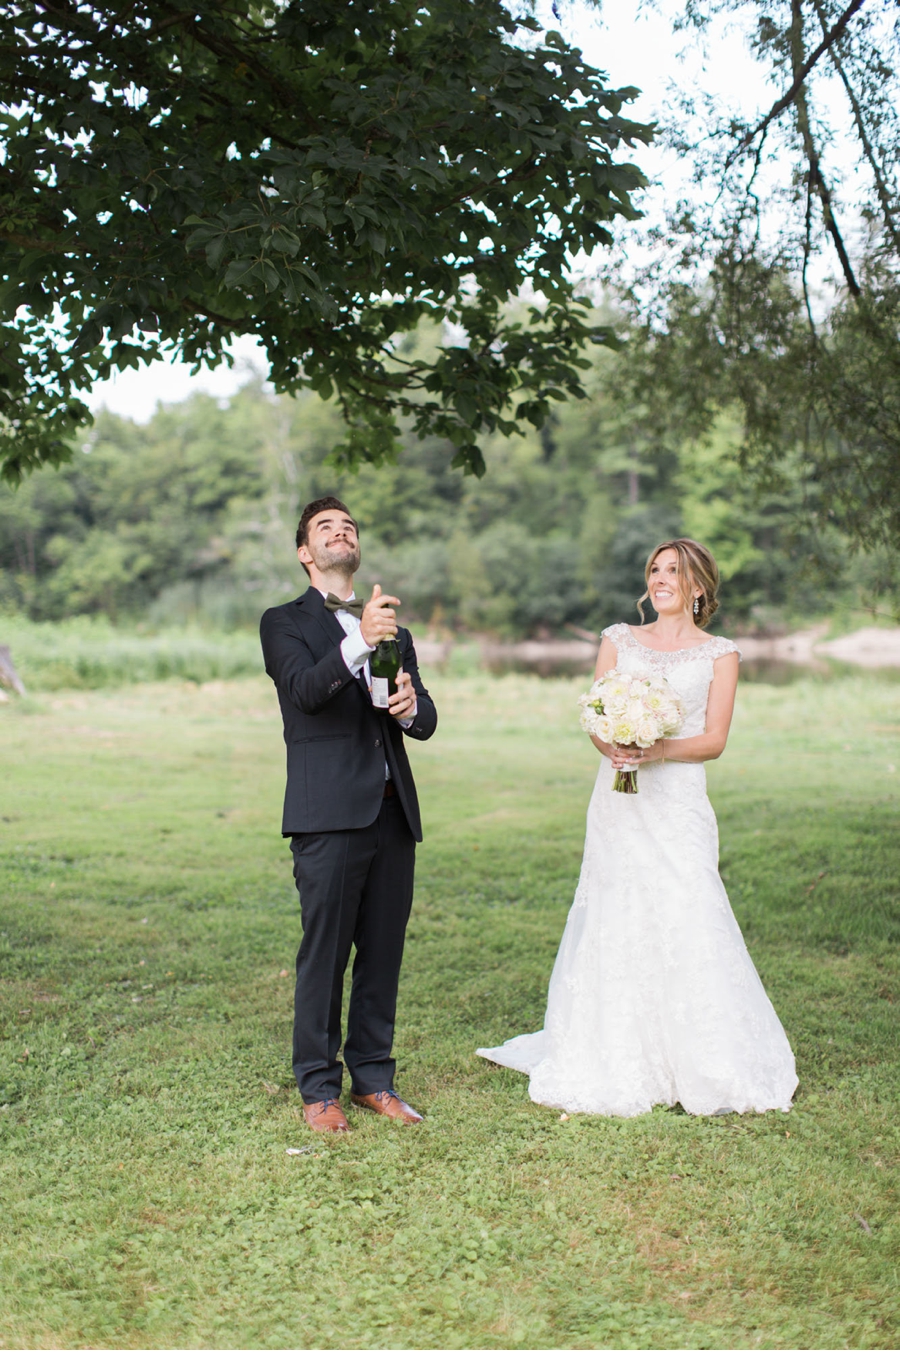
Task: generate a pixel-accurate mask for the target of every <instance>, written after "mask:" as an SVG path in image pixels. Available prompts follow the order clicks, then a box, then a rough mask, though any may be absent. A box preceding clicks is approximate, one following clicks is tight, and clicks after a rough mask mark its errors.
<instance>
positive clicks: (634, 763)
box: [610, 739, 663, 770]
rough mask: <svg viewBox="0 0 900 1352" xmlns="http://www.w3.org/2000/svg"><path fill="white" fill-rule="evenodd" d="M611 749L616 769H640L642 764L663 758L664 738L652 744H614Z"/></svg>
mask: <svg viewBox="0 0 900 1352" xmlns="http://www.w3.org/2000/svg"><path fill="white" fill-rule="evenodd" d="M611 750H612V754H611V755H610V760H611V761H612V763H613V769H614V770H639V769H640V767H641V766H642V765H649V764H650V763H651V762H652V761H658V760H662V758H663V742H662V739H660V740H659V741H658V742H654V743H653V745H652V746H635V745H634V744H633V743H632V744H630V745H628V746H613V747H612V749H611Z"/></svg>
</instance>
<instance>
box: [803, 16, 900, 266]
mask: <svg viewBox="0 0 900 1352" xmlns="http://www.w3.org/2000/svg"><path fill="white" fill-rule="evenodd" d="M813 7H814V9H815V11H816V14H817V15H818V16H819V23H820V24H821V26H822V32H823V33H825V32H826V31H827V30H826V27H825V15H824V14H823V12H822V5H821V0H813ZM829 56H830V57H831V60H832V63H833V65H834V68H835V70H836V71H837V73H838V75H839V76H840V78H841V82H842V83H843V86H844V88H845V90H846V91H847V98H848V99H849V100H850V107H851V108H852V109H853V120H854V122H855V123H856V130H857V131H858V132H859V139H860V141H861V143H862V148H863V153H864V154H865V157H866V159H867V160H868V161H869V168H870V169H871V170H872V176H873V178H874V179H875V191H876V192H877V193H878V200H879V202H880V203H881V210H882V211H883V213H884V223H885V225H886V226H887V230H888V234H889V235H890V237H891V239H892V240H893V242H894V247H895V249H897V250H898V251H900V232H898V230H897V227H896V225H895V224H894V207H893V203H892V202H891V194H890V192H889V190H888V186H887V184H886V183H885V181H884V176H883V175H882V172H881V165H880V164H879V163H878V159H877V157H876V154H875V149H874V147H873V145H872V143H871V141H870V140H869V135H868V132H867V131H866V124H865V120H864V118H863V111H862V108H861V106H860V102H859V99H858V98H857V97H856V93H855V91H854V89H853V86H852V85H851V83H850V80H849V77H848V76H847V72H846V71H845V70H844V63H843V62H842V61H841V58H840V56H839V55H838V52H837V50H836V49H835V48H834V47H832V48H831V50H830V52H829Z"/></svg>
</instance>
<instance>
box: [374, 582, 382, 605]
mask: <svg viewBox="0 0 900 1352" xmlns="http://www.w3.org/2000/svg"><path fill="white" fill-rule="evenodd" d="M380 595H381V583H380V582H376V583H375V586H374V587H373V588H372V600H373V601H377V600H378V598H379V596H380Z"/></svg>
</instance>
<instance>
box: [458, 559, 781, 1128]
mask: <svg viewBox="0 0 900 1352" xmlns="http://www.w3.org/2000/svg"><path fill="white" fill-rule="evenodd" d="M645 576H646V582H647V590H646V592H645V594H644V596H643V597H641V601H644V600H646V599H647V598H648V597H649V599H650V601H651V602H652V605H653V608H654V610H655V611H656V614H657V617H658V618H657V619H656V620H655V621H654V622H653V623H652V624H648V625H645V626H643V627H640V628H638V627H637V626H632V625H628V624H614V625H612V626H611V628H609V629H605V630H604V631H603V641H602V643H601V646H600V654H599V656H598V658H597V668H596V676H600V675H602V674H603V673H604V672H607V671H609V670H611V669H612V668H613V667H616V668H618V670H619V671H623V672H627V673H629V674H632V673H634V674H646V673H650V672H655V673H657V674H662V675H664V676H665V677H666V679H667V680H668V681H669V683H670V685H671V686H672V687H673V688H674V689H675V690H676V691H677V692H678V694H679V695H680V696H681V699H682V703H683V705H684V708H685V714H686V717H685V720H684V723H683V726H682V728H681V735H680V736H679V737H677V738H668V737H667V738H665V739H662V740H661V741H658V742H656V743H655V744H654V745H653V746H651V747H649V748H647V749H646V750H640V749H638V748H634V747H632V748H628V747H619V746H614V745H609V744H607V743H605V742H602V741H600V740H599V738H597V737H592V739H591V740H592V741H593V743H594V745H595V746H596V747H597V750H598V751H599V752H600V753H601V755H602V757H603V759H602V760H601V763H600V769H599V772H598V775H597V782H596V785H595V787H594V792H593V796H592V798H591V802H590V806H589V808H588V816H587V838H586V841H585V847H584V859H583V862H582V867H581V877H580V879H579V883H578V889H577V891H576V893H575V900H574V902H573V904H572V909H571V911H570V912H569V918H568V921H567V923H566V929H565V933H564V935H563V938H562V943H561V944H560V948H559V953H558V954H557V958H556V964H555V966H554V968H553V975H552V977H551V979H550V990H549V994H548V997H547V1013H546V1017H545V1020H544V1027H543V1028H542V1029H541V1030H540V1032H537V1033H526V1034H523V1035H522V1036H520V1037H514V1038H512V1039H511V1040H510V1041H509V1042H504V1043H503V1045H502V1046H500V1047H490V1048H480V1049H479V1052H478V1055H479V1056H483V1057H485V1058H487V1060H489V1061H494V1062H496V1063H497V1064H498V1065H501V1066H509V1067H511V1068H512V1069H513V1070H520V1071H522V1072H524V1073H525V1074H526V1075H529V1076H530V1084H529V1093H530V1095H531V1097H532V1099H533V1100H534V1101H535V1102H536V1103H544V1104H546V1105H547V1106H548V1107H553V1108H563V1109H565V1110H567V1111H568V1112H582V1113H603V1114H607V1115H610V1116H616V1117H633V1116H635V1115H636V1114H638V1113H646V1112H649V1110H650V1109H651V1108H652V1107H653V1105H654V1104H655V1103H663V1104H668V1105H672V1104H675V1103H680V1104H681V1105H682V1107H683V1108H684V1109H685V1110H686V1111H687V1112H689V1113H698V1114H716V1113H726V1112H738V1113H744V1112H764V1111H765V1110H766V1109H769V1108H780V1109H782V1110H784V1111H787V1109H788V1108H789V1107H790V1104H791V1097H792V1095H793V1093H794V1090H795V1089H796V1087H797V1076H796V1073H795V1070H794V1057H793V1055H792V1053H791V1049H790V1046H789V1045H788V1040H787V1038H786V1037H785V1034H784V1030H783V1028H782V1027H781V1024H780V1023H779V1021H778V1016H777V1014H776V1013H775V1010H774V1009H773V1008H772V1005H771V1003H770V1001H769V998H768V996H767V995H766V993H765V991H764V990H763V986H762V983H761V981H760V979H759V977H758V975H757V973H756V969H755V967H754V966H753V963H752V961H751V959H750V955H749V953H748V952H747V949H746V947H745V945H744V940H743V938H742V937H741V932H740V930H739V928H738V925H737V921H736V920H735V918H734V915H733V914H732V911H731V907H730V905H729V903H728V897H727V895H726V892H725V889H724V887H723V886H722V882H721V879H720V878H719V873H718V832H717V828H716V819H715V815H714V813H713V810H712V807H711V805H710V802H709V799H708V798H707V796H706V772H705V770H704V769H703V762H704V761H708V760H715V759H716V757H717V756H720V755H721V754H722V752H723V751H724V749H725V742H726V739H727V737H728V728H729V725H730V723H731V715H732V710H733V708H734V696H735V690H736V687H737V678H738V663H739V661H740V656H739V653H738V650H737V648H736V647H735V645H734V644H733V643H732V642H731V641H730V640H729V639H725V638H710V637H708V636H707V635H705V634H704V633H703V629H704V627H705V626H706V625H707V624H708V623H709V621H710V619H711V618H712V616H713V614H714V612H715V610H716V609H717V607H718V602H717V600H716V592H717V590H718V583H719V575H718V569H717V567H716V563H715V560H714V559H713V557H712V555H711V554H710V552H709V550H708V549H705V548H704V547H703V545H700V544H697V543H696V541H694V540H686V539H679V540H668V541H666V542H665V544H661V545H659V546H657V548H656V549H654V551H653V553H652V554H651V555H650V558H649V560H648V562H647V569H646V574H645ZM638 610H639V611H640V614H641V619H642V620H643V609H642V607H641V602H638ZM637 767H640V772H639V774H638V785H639V792H638V794H637V795H636V796H630V795H628V794H623V793H614V792H613V791H612V784H613V778H614V775H615V772H616V770H618V769H635V768H637Z"/></svg>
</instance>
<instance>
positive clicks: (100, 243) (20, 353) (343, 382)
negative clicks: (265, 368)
mask: <svg viewBox="0 0 900 1352" xmlns="http://www.w3.org/2000/svg"><path fill="white" fill-rule="evenodd" d="M0 83H2V88H3V90H4V95H3V97H4V100H5V104H4V111H3V117H2V148H3V157H2V164H0V322H2V325H3V332H2V339H3V347H2V352H0V462H2V466H3V473H4V474H5V475H6V477H7V478H10V479H13V480H15V479H17V478H19V477H20V476H21V475H22V474H23V473H24V472H26V471H28V470H30V469H32V468H34V467H35V466H38V465H40V464H42V463H60V462H61V461H63V460H64V459H66V458H67V456H68V455H69V453H70V450H69V448H70V445H71V434H72V432H73V431H74V430H75V427H76V426H77V425H78V424H79V423H82V422H84V421H86V420H87V419H88V417H89V415H88V411H87V409H86V407H85V405H84V403H83V402H82V400H81V398H80V397H79V392H81V391H84V390H86V389H87V388H88V387H89V386H90V385H91V384H92V383H93V382H94V381H96V380H97V379H102V378H105V377H107V376H108V375H109V374H110V373H111V371H112V370H114V369H122V368H125V367H128V366H134V365H136V364H138V363H139V362H140V361H142V360H148V359H152V358H154V357H157V356H159V355H160V354H162V353H165V352H169V353H176V354H178V355H180V356H181V357H183V358H185V359H187V360H188V361H189V362H192V363H199V362H201V361H208V362H210V363H216V362H218V361H220V360H222V359H223V357H226V359H227V345H228V343H229V341H230V340H231V339H232V338H233V337H234V336H235V335H238V334H252V335H255V336H256V337H257V338H258V339H259V341H260V342H261V344H262V346H263V348H264V350H265V353H266V356H267V358H268V360H269V363H270V368H271V379H272V381H273V382H274V384H275V386H276V388H277V389H278V390H279V391H287V392H294V391H296V390H298V389H300V388H302V387H304V386H309V387H311V388H312V389H314V390H316V391H317V392H318V393H319V394H320V395H322V396H323V397H327V396H329V395H330V394H332V393H334V394H336V396H337V398H338V400H339V401H340V404H341V406H342V409H343V412H344V416H345V430H344V437H343V441H342V443H341V447H340V452H339V458H340V457H342V458H343V461H344V463H348V464H353V463H358V462H359V461H361V460H371V461H374V462H378V461H380V460H382V459H384V458H390V456H391V455H392V454H393V452H394V448H395V446H396V436H397V427H398V424H397V419H398V417H399V416H401V415H404V416H406V417H407V418H408V419H410V420H411V423H412V426H413V427H414V428H415V430H417V431H418V432H419V433H421V434H423V435H424V434H426V433H427V434H429V435H438V436H441V437H443V438H449V440H450V442H452V443H453V445H454V446H455V447H456V457H455V461H454V463H456V464H458V465H461V466H462V467H463V468H465V469H466V470H469V471H474V472H475V473H481V472H482V471H483V460H482V458H481V452H480V451H479V449H478V446H477V444H476V438H477V437H478V436H479V435H480V434H489V433H492V432H494V431H500V432H503V433H509V432H512V431H517V430H521V428H522V427H523V426H524V425H525V424H527V423H531V424H534V425H535V426H539V425H540V424H541V423H542V422H543V420H544V419H545V418H546V416H547V414H548V411H549V409H550V408H551V407H552V402H551V401H552V400H554V399H561V398H564V397H567V396H571V395H574V396H576V397H577V396H580V395H581V394H583V388H582V373H583V371H584V370H585V369H586V358H585V356H584V349H585V348H586V347H587V346H588V345H589V344H591V343H601V344H602V343H610V342H612V341H613V337H612V334H611V331H610V330H609V329H608V328H604V327H603V326H599V325H597V324H596V323H594V322H592V320H591V316H590V312H589V310H588V308H587V307H586V305H585V304H584V303H582V302H580V301H579V299H578V298H577V295H576V288H575V285H574V283H573V280H572V277H571V274H570V272H569V264H570V262H571V259H572V257H573V255H575V254H578V253H580V252H584V253H587V254H590V253H591V252H592V251H593V250H594V249H595V248H596V246H598V245H603V244H607V243H608V242H609V241H610V240H611V233H610V229H611V225H612V224H613V222H614V220H615V218H616V217H623V218H625V219H632V218H634V217H635V216H636V215H637V212H636V209H635V207H634V205H633V203H632V194H633V192H634V191H635V190H636V189H637V188H638V187H639V186H640V185H641V183H642V177H641V174H640V173H639V171H638V170H637V169H636V168H635V167H634V166H633V165H631V164H629V163H627V162H623V160H621V159H620V158H617V152H618V151H619V149H620V147H621V145H622V143H623V142H625V143H629V144H630V143H632V142H633V141H635V140H641V141H646V140H648V139H649V137H650V134H651V132H650V129H649V128H648V127H646V126H641V125H638V124H636V123H634V122H630V121H628V120H626V119H625V118H624V117H623V116H622V108H623V105H624V104H625V103H626V102H627V101H628V100H629V99H630V98H631V97H633V95H634V94H635V93H636V91H635V90H633V89H619V90H610V89H608V88H606V84H605V80H604V77H603V76H602V75H601V74H600V72H598V71H597V70H595V69H593V68H592V67H590V66H589V65H587V64H586V63H585V62H584V60H583V59H582V56H581V54H580V52H579V51H578V50H576V49H574V48H572V47H571V46H569V45H567V44H566V43H565V42H564V41H563V39H562V38H561V37H560V36H559V35H558V34H556V33H552V32H550V33H546V32H543V31H542V30H541V29H540V28H539V27H538V25H537V24H536V23H535V22H534V20H533V19H531V18H529V17H528V16H527V14H525V15H523V16H521V17H518V18H514V17H512V16H511V14H510V12H509V11H508V10H507V8H506V7H505V6H504V5H503V4H502V3H500V0H433V2H432V3H425V4H423V3H421V0H415V3H413V0H254V2H253V3H249V2H248V0H127V2H126V3H122V0H12V2H11V3H8V4H5V5H3V7H2V10H0ZM528 284H530V286H531V288H532V291H531V295H532V296H533V301H532V302H531V303H530V305H527V306H526V307H525V308H524V309H523V307H522V306H519V307H513V309H512V310H510V308H509V306H508V304H507V302H508V300H509V297H510V296H515V295H517V294H519V293H521V292H522V290H523V288H525V289H526V293H527V288H528ZM423 318H431V319H434V320H446V321H449V322H450V324H451V325H452V326H454V327H453V333H454V334H455V335H456V336H455V341H454V343H452V344H451V343H448V344H446V345H443V346H441V347H439V348H437V349H436V350H435V351H434V352H433V353H432V354H431V356H430V358H429V359H428V360H422V359H421V358H419V357H411V356H410V355H409V353H408V352H406V353H405V352H404V342H403V335H404V334H405V333H408V332H409V331H411V330H412V329H414V328H415V327H416V326H417V325H418V324H419V323H420V321H422V320H423Z"/></svg>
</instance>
